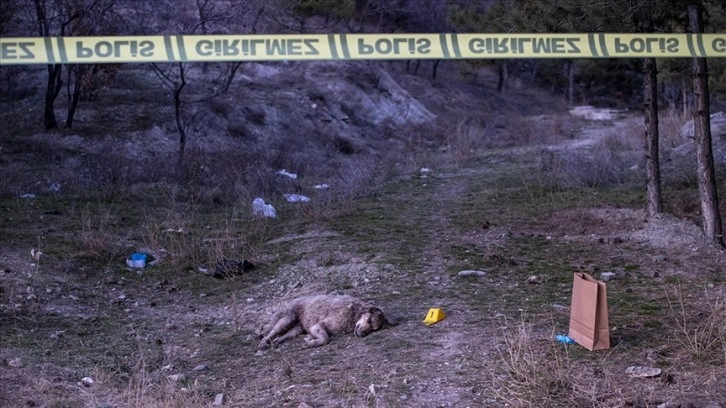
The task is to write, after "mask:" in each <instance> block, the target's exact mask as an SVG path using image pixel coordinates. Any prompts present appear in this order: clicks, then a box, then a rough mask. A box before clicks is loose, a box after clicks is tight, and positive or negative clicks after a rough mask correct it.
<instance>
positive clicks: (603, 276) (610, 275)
mask: <svg viewBox="0 0 726 408" xmlns="http://www.w3.org/2000/svg"><path fill="white" fill-rule="evenodd" d="M616 278H617V276H615V274H614V273H612V272H603V273H601V274H600V280H601V281H603V282H610V281H611V280H615V279H616Z"/></svg>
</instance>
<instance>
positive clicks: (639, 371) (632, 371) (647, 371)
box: [625, 366, 662, 378]
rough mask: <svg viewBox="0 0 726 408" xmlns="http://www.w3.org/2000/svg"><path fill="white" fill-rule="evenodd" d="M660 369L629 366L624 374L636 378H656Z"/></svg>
mask: <svg viewBox="0 0 726 408" xmlns="http://www.w3.org/2000/svg"><path fill="white" fill-rule="evenodd" d="M661 372H662V371H661V369H660V368H655V367H636V366H631V367H628V368H626V369H625V374H628V375H629V376H631V377H637V378H650V377H657V376H659V375H660V374H661Z"/></svg>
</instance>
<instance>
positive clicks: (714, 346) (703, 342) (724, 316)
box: [665, 284, 726, 367]
mask: <svg viewBox="0 0 726 408" xmlns="http://www.w3.org/2000/svg"><path fill="white" fill-rule="evenodd" d="M673 292H674V293H673V294H671V293H669V291H668V290H666V292H665V293H666V298H667V299H668V306H669V309H670V312H671V315H672V318H673V320H672V321H673V323H674V324H675V329H674V337H675V339H676V341H678V342H679V343H680V344H681V345H682V346H683V347H684V348H685V349H686V350H687V351H688V352H689V353H690V354H691V355H692V356H693V357H694V358H695V359H704V358H705V357H707V356H709V355H712V356H713V358H715V359H716V360H721V365H723V366H724V367H726V326H724V321H726V299H725V298H724V292H723V290H722V289H718V290H713V289H712V290H709V289H704V295H703V297H700V298H699V299H697V302H698V303H699V304H698V305H689V306H688V307H687V306H686V303H687V302H689V301H690V302H689V303H692V302H694V300H693V299H685V295H684V293H683V290H682V288H681V286H680V284H679V285H678V286H677V287H675V288H674V289H673ZM694 306H695V309H700V310H699V311H698V312H696V313H694Z"/></svg>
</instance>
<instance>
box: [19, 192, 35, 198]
mask: <svg viewBox="0 0 726 408" xmlns="http://www.w3.org/2000/svg"><path fill="white" fill-rule="evenodd" d="M20 198H35V194H28V193H26V194H22V195H20Z"/></svg>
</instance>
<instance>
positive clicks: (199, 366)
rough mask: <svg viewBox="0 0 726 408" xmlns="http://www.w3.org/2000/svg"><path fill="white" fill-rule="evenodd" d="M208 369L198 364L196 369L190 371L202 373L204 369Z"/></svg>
mask: <svg viewBox="0 0 726 408" xmlns="http://www.w3.org/2000/svg"><path fill="white" fill-rule="evenodd" d="M208 368H209V367H207V366H206V365H204V364H199V365H198V366H196V367H194V368H192V371H204V370H206V369H208Z"/></svg>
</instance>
